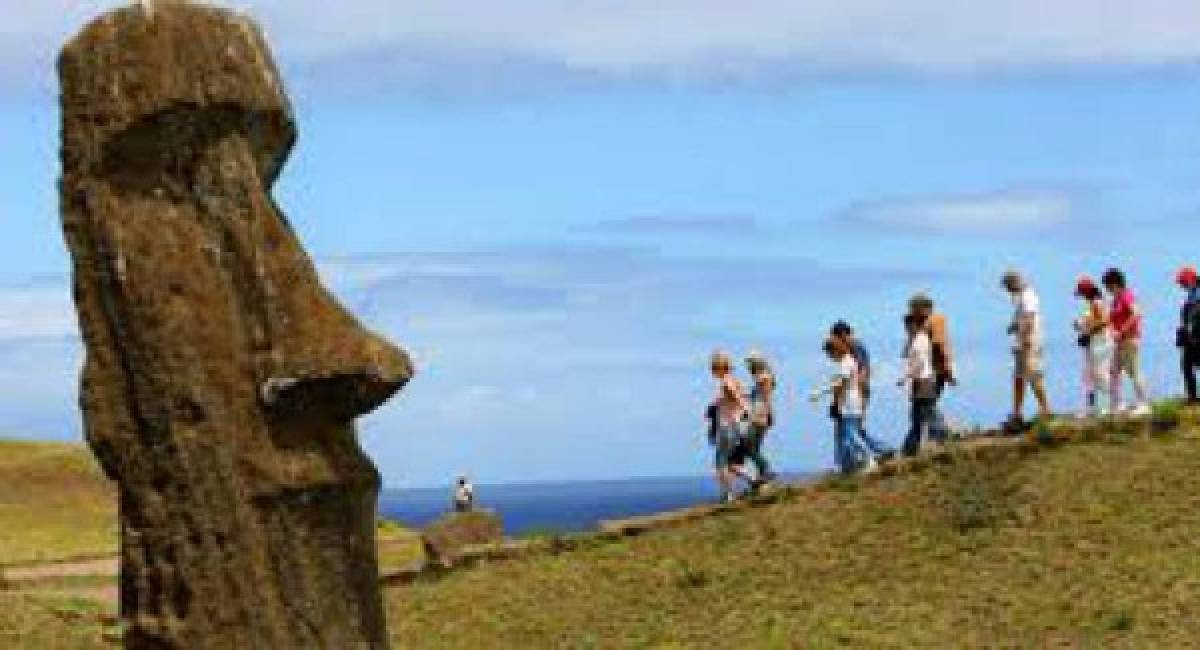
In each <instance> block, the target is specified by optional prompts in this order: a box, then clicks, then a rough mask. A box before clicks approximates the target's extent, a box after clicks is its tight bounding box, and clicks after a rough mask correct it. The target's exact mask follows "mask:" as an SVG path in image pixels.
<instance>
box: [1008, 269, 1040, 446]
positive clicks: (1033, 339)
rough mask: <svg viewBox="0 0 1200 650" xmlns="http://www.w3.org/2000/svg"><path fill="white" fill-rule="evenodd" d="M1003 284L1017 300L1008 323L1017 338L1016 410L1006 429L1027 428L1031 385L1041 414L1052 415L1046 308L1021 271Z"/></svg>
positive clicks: (1014, 395)
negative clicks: (1045, 355) (1044, 323)
mask: <svg viewBox="0 0 1200 650" xmlns="http://www.w3.org/2000/svg"><path fill="white" fill-rule="evenodd" d="M1001 284H1002V285H1003V286H1004V289H1005V290H1006V291H1007V292H1008V294H1009V296H1010V297H1011V298H1012V301H1013V318H1012V323H1011V324H1010V325H1009V326H1008V333H1009V335H1011V336H1012V337H1013V357H1014V358H1013V361H1014V366H1013V411H1012V415H1011V416H1010V417H1009V420H1008V427H1006V428H1007V429H1008V430H1010V431H1015V430H1020V429H1021V428H1023V427H1024V423H1025V417H1024V411H1025V387H1026V386H1027V385H1028V386H1029V387H1030V388H1031V389H1032V390H1033V394H1034V396H1035V397H1036V398H1037V402H1038V415H1039V416H1040V417H1043V418H1044V417H1047V416H1049V415H1050V403H1049V400H1048V399H1047V397H1046V380H1045V371H1044V370H1043V368H1042V311H1041V302H1040V301H1039V300H1038V295H1037V292H1035V291H1034V290H1033V287H1031V286H1030V285H1029V282H1028V281H1027V280H1026V279H1025V278H1024V277H1023V276H1022V275H1021V274H1020V273H1019V272H1017V271H1008V272H1006V273H1005V274H1004V276H1003V278H1002V279H1001Z"/></svg>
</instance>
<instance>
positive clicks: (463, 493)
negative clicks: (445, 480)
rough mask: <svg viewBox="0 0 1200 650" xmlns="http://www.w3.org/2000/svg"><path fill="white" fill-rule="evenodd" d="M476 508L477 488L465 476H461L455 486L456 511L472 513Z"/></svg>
mask: <svg viewBox="0 0 1200 650" xmlns="http://www.w3.org/2000/svg"><path fill="white" fill-rule="evenodd" d="M474 508H475V486H473V485H471V481H470V480H468V479H467V477H465V476H459V477H458V481H456V482H455V485H454V510H455V511H456V512H470V511H471V510H473V509H474Z"/></svg>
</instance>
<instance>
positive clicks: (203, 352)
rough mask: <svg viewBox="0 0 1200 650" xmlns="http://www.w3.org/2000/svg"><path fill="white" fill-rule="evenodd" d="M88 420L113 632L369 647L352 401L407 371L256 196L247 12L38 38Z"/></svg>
mask: <svg viewBox="0 0 1200 650" xmlns="http://www.w3.org/2000/svg"><path fill="white" fill-rule="evenodd" d="M59 73H60V77H61V84H62V119H63V124H62V167H63V177H62V182H61V206H62V221H63V229H64V232H65V235H66V241H67V245H68V247H69V248H70V251H71V256H72V261H73V270H74V287H75V302H76V306H77V309H78V313H79V320H80V325H81V328H82V331H83V336H84V341H85V344H86V349H87V360H86V363H85V367H84V371H83V378H82V390H81V407H82V409H83V414H84V421H85V432H86V436H87V440H88V443H89V444H90V445H91V447H92V449H93V450H94V451H95V453H96V456H97V457H98V458H99V459H100V462H101V464H102V465H103V467H104V469H105V472H106V473H107V474H108V476H109V477H110V478H111V479H113V480H114V481H116V482H117V484H118V489H119V495H120V516H121V587H120V592H121V595H120V599H121V611H122V614H123V616H124V617H125V618H126V619H127V620H128V623H129V625H130V628H129V632H128V634H127V636H126V645H127V646H128V647H130V648H160V647H167V648H289V649H290V648H317V647H320V648H354V647H383V646H385V645H386V630H385V623H384V616H383V608H382V604H381V600H380V595H379V589H378V585H377V580H378V568H377V566H376V558H375V543H374V526H375V506H376V496H377V492H378V488H379V475H378V473H377V472H376V470H375V468H374V466H373V465H372V464H371V462H370V460H369V459H368V458H367V457H366V455H365V454H364V453H363V452H362V450H361V448H360V447H359V445H358V442H357V440H356V437H355V433H354V428H353V420H354V418H355V417H357V416H359V415H361V414H363V413H366V412H368V411H370V410H372V409H374V408H375V407H377V406H378V405H379V404H381V403H382V402H383V401H385V400H386V399H388V398H389V397H390V396H391V395H392V394H393V393H395V391H397V390H398V389H399V388H400V387H401V386H403V385H404V384H405V383H406V382H407V381H408V380H409V378H410V377H411V376H412V367H411V364H410V361H409V359H408V357H407V356H406V355H405V354H404V353H403V352H402V351H400V350H398V349H396V348H394V347H392V346H391V345H389V344H388V343H386V342H385V341H383V340H382V339H380V338H378V337H376V336H374V335H372V334H370V333H369V332H367V331H365V330H364V329H363V328H362V327H361V326H360V325H359V323H358V322H357V321H356V320H355V319H354V318H353V317H352V316H351V315H349V314H348V313H347V312H346V311H345V310H344V309H343V308H342V307H340V306H339V305H338V304H337V302H336V301H335V300H334V299H333V298H332V297H331V296H330V294H329V293H328V292H327V291H326V290H325V289H324V288H322V286H321V285H320V283H319V281H318V279H317V276H316V273H315V271H314V269H313V265H312V262H311V261H310V260H309V258H308V257H307V256H306V255H305V253H304V251H303V249H302V248H301V245H300V242H299V241H298V239H297V237H296V234H295V233H294V232H293V231H292V229H291V227H290V225H289V224H288V222H287V220H286V218H285V217H284V216H283V215H282V214H281V213H280V212H279V210H278V208H277V207H276V205H275V203H274V201H273V200H272V198H271V194H270V192H271V188H272V185H273V184H274V182H275V179H276V177H277V176H278V174H279V172H280V168H281V167H282V166H283V163H284V161H285V160H286V159H287V157H288V154H289V151H290V149H291V147H292V144H293V141H294V140H295V130H294V125H293V120H292V111H291V108H290V106H289V104H288V100H287V97H286V96H285V94H284V91H283V86H282V83H281V82H280V79H279V74H278V72H277V70H276V68H275V65H274V63H273V62H272V59H271V55H270V53H269V51H268V49H267V45H266V43H265V42H264V40H263V38H262V35H261V34H260V32H259V30H258V29H257V28H256V27H255V26H254V25H253V24H252V23H250V22H249V21H248V20H246V19H244V18H242V17H239V16H237V15H235V14H232V13H229V12H226V11H222V10H217V9H212V8H207V7H197V6H192V5H187V4H183V3H158V6H157V8H156V10H155V11H154V13H153V15H149V14H147V13H145V11H144V10H143V9H141V8H137V7H131V8H126V9H120V10H117V11H113V12H111V13H109V14H106V15H105V16H103V17H101V18H99V19H98V20H96V21H95V22H93V23H91V24H90V25H88V26H87V27H86V28H84V29H83V31H82V32H81V33H80V34H79V35H78V36H76V37H75V38H74V39H73V40H72V41H71V42H70V43H68V44H67V46H66V47H65V49H64V50H63V52H62V55H61V58H60V60H59Z"/></svg>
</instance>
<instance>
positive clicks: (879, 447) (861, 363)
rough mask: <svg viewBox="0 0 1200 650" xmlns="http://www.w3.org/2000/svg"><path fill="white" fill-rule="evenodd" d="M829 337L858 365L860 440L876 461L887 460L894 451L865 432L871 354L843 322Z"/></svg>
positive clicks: (839, 322)
mask: <svg viewBox="0 0 1200 650" xmlns="http://www.w3.org/2000/svg"><path fill="white" fill-rule="evenodd" d="M829 337H830V338H832V339H836V340H838V341H841V342H842V343H843V344H844V345H845V346H846V347H847V348H848V349H849V350H850V354H851V355H853V356H854V362H855V363H857V364H858V376H859V391H860V393H861V394H862V403H863V426H862V439H863V442H864V443H865V444H866V445H867V449H869V450H870V451H871V453H872V454H874V455H875V457H876V460H887V459H889V458H891V457H892V456H894V455H895V454H896V450H895V449H894V448H893V447H892V446H891V445H889V444H887V443H885V442H883V441H881V440H879V439H878V438H876V437H875V436H872V435H871V434H870V432H869V431H868V430H867V413H868V411H869V410H870V406H871V353H870V352H869V351H868V350H867V346H865V345H863V342H862V341H861V340H860V339H859V338H858V337H857V336H855V335H854V328H852V327H850V324H849V323H847V322H846V321H844V320H839V321H838V322H836V323H834V324H833V327H831V328H829Z"/></svg>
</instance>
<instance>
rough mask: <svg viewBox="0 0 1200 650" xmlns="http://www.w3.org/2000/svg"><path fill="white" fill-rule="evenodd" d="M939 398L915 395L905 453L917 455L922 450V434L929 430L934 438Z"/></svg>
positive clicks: (905, 442)
mask: <svg viewBox="0 0 1200 650" xmlns="http://www.w3.org/2000/svg"><path fill="white" fill-rule="evenodd" d="M936 405H937V400H936V399H934V398H924V397H914V398H913V400H912V411H911V413H910V417H911V426H910V427H909V430H908V436H907V437H906V438H904V455H905V456H916V455H917V452H918V451H920V450H921V434H922V433H925V432H928V433H929V437H930V438H934V437H935V436H934V426H933V425H934V421H935V416H936V415H937V406H936Z"/></svg>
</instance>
